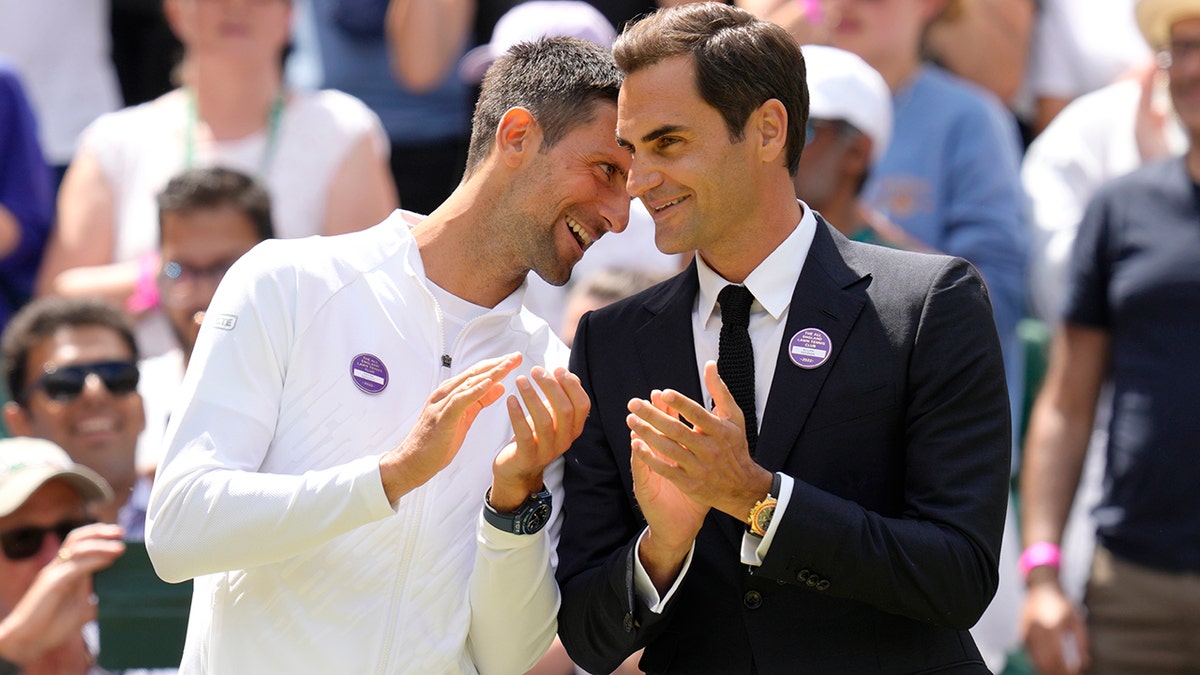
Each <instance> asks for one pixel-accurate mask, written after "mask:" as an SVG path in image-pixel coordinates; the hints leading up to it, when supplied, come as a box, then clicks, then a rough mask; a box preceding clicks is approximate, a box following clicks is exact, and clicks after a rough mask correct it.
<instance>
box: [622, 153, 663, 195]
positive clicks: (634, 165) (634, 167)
mask: <svg viewBox="0 0 1200 675" xmlns="http://www.w3.org/2000/svg"><path fill="white" fill-rule="evenodd" d="M661 182H662V174H660V173H659V172H658V171H657V170H655V169H654V168H653V167H651V166H648V165H647V162H646V160H642V159H639V156H638V155H634V156H633V161H632V162H630V163H629V173H628V174H626V175H625V190H626V191H627V192H628V193H629V196H630V197H633V198H634V199H637V198H640V197H642V196H643V195H645V194H646V193H647V192H649V191H650V190H652V189H654V188H655V187H656V186H657V185H658V184H659V183H661Z"/></svg>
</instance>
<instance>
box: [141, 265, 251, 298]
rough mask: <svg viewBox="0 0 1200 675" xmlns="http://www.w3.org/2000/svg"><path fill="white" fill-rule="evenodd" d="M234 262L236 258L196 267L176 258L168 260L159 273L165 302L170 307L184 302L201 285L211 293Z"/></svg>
mask: <svg viewBox="0 0 1200 675" xmlns="http://www.w3.org/2000/svg"><path fill="white" fill-rule="evenodd" d="M234 262H236V259H235V260H226V261H223V262H219V263H216V264H215V265H209V266H208V267H196V266H195V265H189V264H187V263H181V262H179V261H176V260H168V261H167V263H166V264H165V265H163V267H162V271H161V272H159V274H158V290H159V296H161V299H162V302H163V304H165V305H167V306H168V307H170V306H172V305H180V304H184V303H185V302H186V301H187V300H188V298H189V297H190V295H191V294H192V293H194V292H195V291H196V290H197V289H198V288H200V287H201V285H203V288H205V289H206V290H207V291H208V292H209V293H210V294H211V293H212V292H213V291H215V290H216V288H217V284H219V283H221V279H222V278H224V277H225V273H226V272H228V271H229V268H230V267H232V266H233V263H234ZM206 304H207V303H206Z"/></svg>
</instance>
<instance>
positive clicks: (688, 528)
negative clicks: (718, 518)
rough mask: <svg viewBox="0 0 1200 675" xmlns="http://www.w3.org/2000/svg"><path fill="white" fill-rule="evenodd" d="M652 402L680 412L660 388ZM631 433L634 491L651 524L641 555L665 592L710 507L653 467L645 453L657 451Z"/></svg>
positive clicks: (667, 409)
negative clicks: (700, 502) (666, 399)
mask: <svg viewBox="0 0 1200 675" xmlns="http://www.w3.org/2000/svg"><path fill="white" fill-rule="evenodd" d="M650 403H651V405H653V406H654V407H656V408H658V409H659V410H661V411H663V412H664V413H666V414H668V415H671V416H678V413H677V412H676V411H674V410H672V409H671V408H670V407H669V406H668V405H667V404H666V403H665V402H664V401H663V397H662V392H661V391H657V390H656V391H654V392H651V394H650ZM630 436H631V439H632V442H631V446H632V450H633V452H632V455H631V457H630V469H631V470H632V472H633V494H634V496H635V497H636V498H637V502H638V506H639V507H641V510H642V516H643V517H645V518H646V525H647V527H648V531H647V532H646V536H645V537H643V538H642V542H641V545H640V546H639V548H638V559H639V560H641V563H642V567H643V568H645V570H646V573H647V574H648V575H649V576H650V580H651V581H653V582H654V587H655V588H656V589H658V592H659V594H662V593H663V592H665V591H666V589H668V588H670V587H671V584H672V583H674V581H675V578H676V577H677V576H678V575H679V570H680V569H681V568H682V567H683V561H684V559H685V558H686V557H687V554H688V551H690V550H691V549H692V542H694V541H695V539H696V535H697V534H699V533H700V528H701V526H703V525H704V517H705V516H706V515H708V507H706V506H702V505H700V504H699V503H697V502H696V501H695V500H694V499H692V498H691V497H689V496H687V495H686V494H684V493H683V491H682V490H680V489H679V488H678V487H676V486H675V484H674V483H672V482H671V481H669V480H667V479H666V478H663V477H662V476H661V475H659V474H657V473H655V472H654V471H652V470H651V469H650V467H649V466H647V465H646V462H645V460H643V459H642V455H643V454H649V453H653V452H654V451H653V450H652V449H651V448H650V446H649V444H647V443H646V441H645V440H643V439H642V438H640V437H639V436H638V435H637V434H636V433H633V432H631V433H630Z"/></svg>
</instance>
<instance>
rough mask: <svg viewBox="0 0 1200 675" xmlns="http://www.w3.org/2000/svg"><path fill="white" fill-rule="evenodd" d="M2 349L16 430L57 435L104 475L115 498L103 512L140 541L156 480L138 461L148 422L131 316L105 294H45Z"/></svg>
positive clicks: (9, 415) (8, 332)
mask: <svg viewBox="0 0 1200 675" xmlns="http://www.w3.org/2000/svg"><path fill="white" fill-rule="evenodd" d="M0 355H2V359H3V368H4V380H5V382H6V383H7V384H8V387H9V389H10V390H11V391H12V392H13V399H14V400H12V401H9V402H8V403H6V404H5V405H4V423H5V424H6V425H7V426H8V431H9V433H11V434H12V435H14V436H32V437H35V438H45V439H48V440H51V441H53V442H54V443H55V444H57V445H58V446H60V447H61V448H62V449H64V450H66V451H67V454H69V455H70V456H71V459H72V460H73V461H75V462H78V463H79V464H82V465H84V466H86V467H88V468H90V469H92V470H94V471H95V472H96V473H98V474H100V475H101V476H103V477H104V480H105V481H107V482H108V484H109V485H110V486H112V489H113V497H112V499H110V500H108V501H105V502H103V503H101V504H97V506H96V515H97V517H99V518H100V519H101V520H103V521H104V522H107V523H117V524H119V525H121V526H122V527H123V528H125V533H126V535H127V536H128V538H130V539H134V540H141V539H142V533H143V532H144V530H145V521H146V504H147V501H148V499H149V493H150V481H149V478H147V477H139V476H138V475H137V472H136V471H135V468H134V467H135V464H134V457H135V451H136V446H137V438H138V434H140V433H141V432H142V428H143V427H144V426H145V423H146V422H145V413H144V411H143V409H142V397H141V396H140V395H139V394H138V392H137V384H138V369H137V359H138V350H137V344H136V342H134V337H133V329H132V327H131V325H130V323H129V319H128V318H127V317H126V316H125V315H124V314H123V313H122V312H121V311H120V310H118V309H116V308H115V307H112V306H111V305H109V304H107V303H105V302H102V301H100V300H95V299H90V298H72V299H67V298H42V299H39V300H35V301H33V302H31V303H29V304H28V305H26V306H25V308H24V309H22V310H21V311H20V312H18V313H17V315H16V316H15V317H13V320H12V321H11V322H9V325H8V328H6V329H5V331H4V335H3V340H2V341H0Z"/></svg>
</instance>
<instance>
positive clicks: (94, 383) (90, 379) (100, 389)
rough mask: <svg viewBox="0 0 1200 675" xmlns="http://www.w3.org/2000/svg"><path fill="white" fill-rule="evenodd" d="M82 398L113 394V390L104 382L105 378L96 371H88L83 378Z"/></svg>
mask: <svg viewBox="0 0 1200 675" xmlns="http://www.w3.org/2000/svg"><path fill="white" fill-rule="evenodd" d="M79 396H80V398H87V399H97V398H103V397H106V396H112V392H111V391H109V390H108V387H107V386H106V385H105V384H104V380H102V379H100V376H99V375H98V374H96V373H88V374H87V376H86V377H84V378H83V391H82V392H80V393H79Z"/></svg>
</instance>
